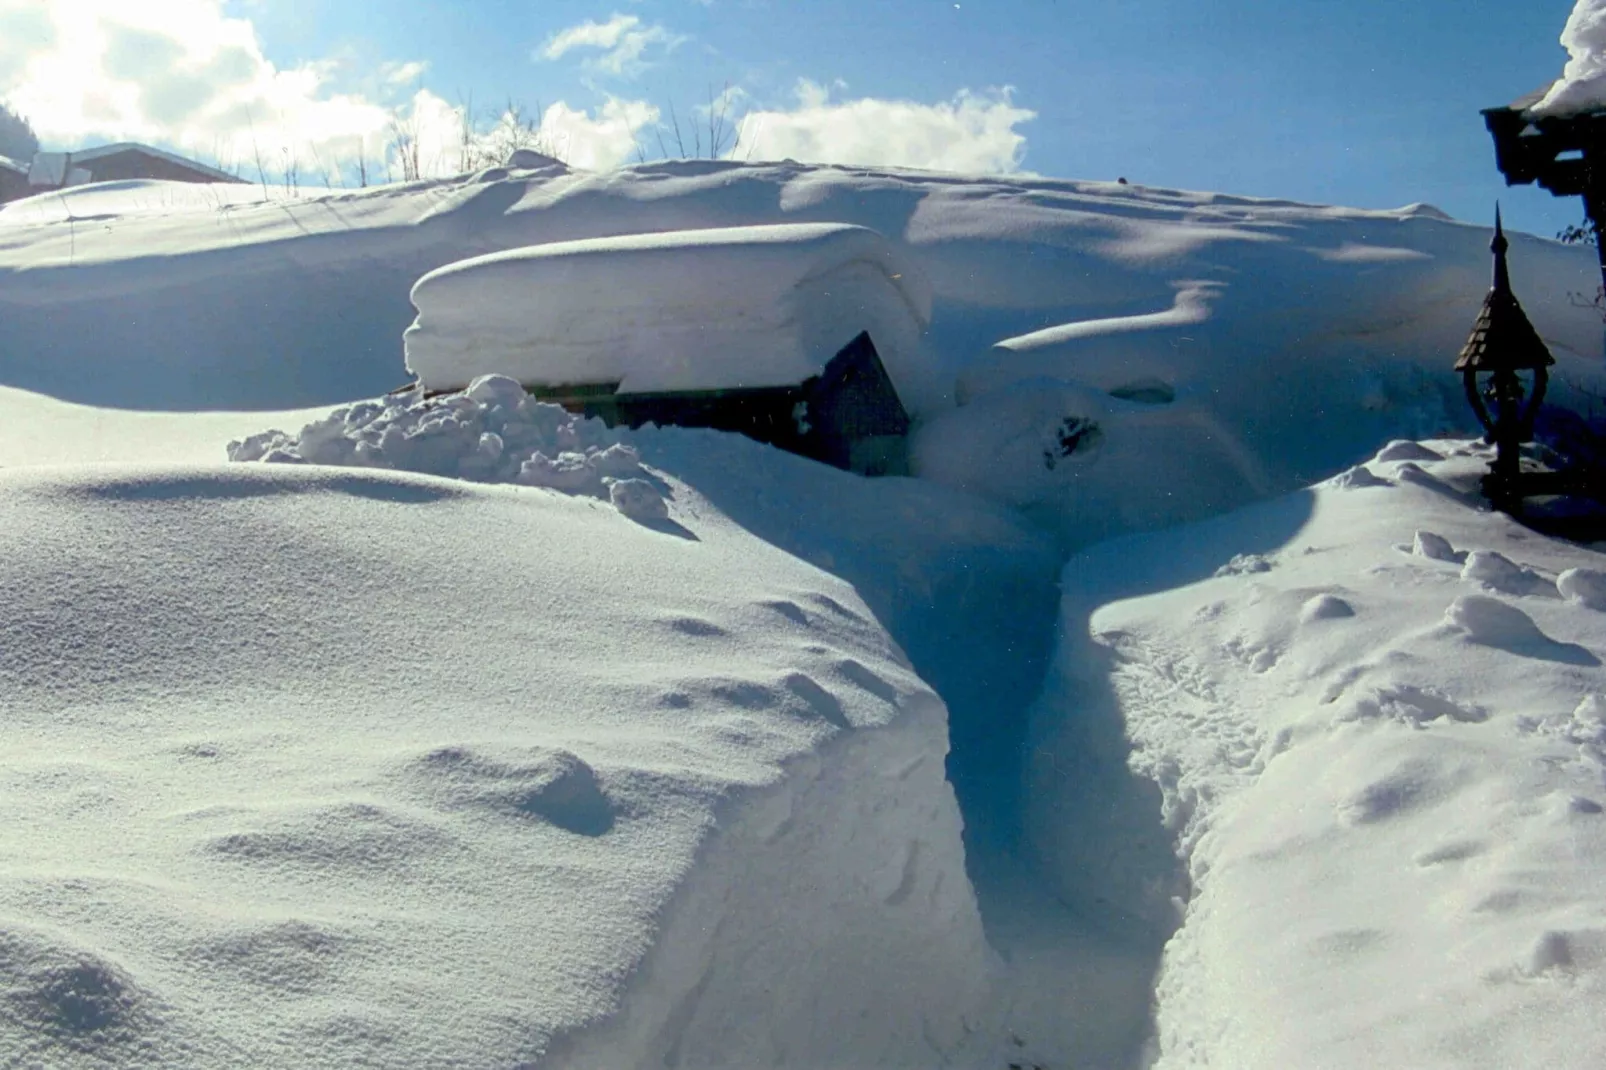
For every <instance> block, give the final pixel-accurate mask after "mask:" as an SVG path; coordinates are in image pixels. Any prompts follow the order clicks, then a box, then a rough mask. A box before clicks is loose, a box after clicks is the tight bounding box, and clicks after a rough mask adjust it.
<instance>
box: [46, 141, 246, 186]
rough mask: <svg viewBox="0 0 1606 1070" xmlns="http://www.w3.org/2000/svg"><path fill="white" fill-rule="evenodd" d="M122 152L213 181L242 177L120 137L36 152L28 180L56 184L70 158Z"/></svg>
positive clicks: (78, 160) (79, 161) (89, 159)
mask: <svg viewBox="0 0 1606 1070" xmlns="http://www.w3.org/2000/svg"><path fill="white" fill-rule="evenodd" d="M124 152H133V153H138V154H140V155H142V156H149V157H151V158H152V159H156V160H162V161H164V162H166V163H170V164H173V165H174V166H177V167H183V168H185V169H186V170H189V171H194V172H196V173H197V174H201V175H205V176H206V177H208V178H210V179H212V180H213V181H215V182H240V181H242V179H240V178H239V177H238V176H235V175H231V174H229V173H228V172H227V171H220V170H218V169H217V168H215V167H208V166H207V165H206V164H204V163H199V162H197V161H195V160H191V159H188V158H186V157H183V156H179V155H176V154H174V153H171V152H164V151H163V150H161V149H158V148H153V147H152V146H150V145H144V144H141V143H139V142H137V141H119V142H116V143H115V144H111V145H100V146H97V147H96V148H92V149H82V150H80V151H77V152H41V153H37V154H35V156H34V158H33V163H32V167H31V169H30V174H29V181H30V182H32V183H33V184H34V185H36V186H59V185H61V184H62V183H63V181H64V180H65V179H66V177H67V170H66V169H67V166H68V163H69V161H70V162H71V164H72V166H74V167H79V166H82V165H84V164H89V163H93V162H94V161H95V160H101V159H105V158H106V157H108V156H116V155H118V154H120V153H124ZM88 170H90V171H91V172H93V170H94V169H93V168H88Z"/></svg>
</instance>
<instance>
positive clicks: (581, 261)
mask: <svg viewBox="0 0 1606 1070" xmlns="http://www.w3.org/2000/svg"><path fill="white" fill-rule="evenodd" d="M412 300H413V304H414V306H415V307H416V308H417V309H418V317H417V319H416V320H415V321H414V323H413V325H412V326H411V327H410V328H408V330H407V333H406V335H405V344H406V352H407V367H408V370H409V371H411V372H412V373H413V375H414V376H415V377H416V379H417V383H418V386H419V387H420V388H422V389H424V390H425V391H428V392H439V391H448V390H460V389H462V388H464V387H466V386H467V385H468V384H469V383H471V382H472V381H473V380H474V379H475V378H477V377H478V376H481V375H487V374H501V375H507V376H510V377H512V378H514V379H516V380H518V381H519V382H520V383H521V384H522V385H523V386H524V387H525V389H526V390H528V391H530V392H531V393H532V394H534V395H536V396H537V397H540V398H542V399H543V400H549V401H553V402H555V403H558V404H561V405H563V406H564V407H565V408H568V409H569V410H570V411H573V412H582V413H584V414H586V415H588V416H596V417H599V418H601V419H603V420H605V421H606V422H607V423H608V424H609V425H610V426H615V425H624V426H629V427H639V426H641V425H643V424H647V423H656V424H660V425H677V426H683V427H711V428H716V429H719V430H725V431H737V432H740V433H742V434H746V435H748V436H750V437H752V438H756V439H758V440H759V441H762V442H768V443H771V444H773V445H775V446H778V447H780V448H782V449H786V450H790V451H792V452H794V453H800V454H802V455H804V456H808V457H813V458H814V459H816V460H820V461H823V462H825V463H827V464H832V465H835V466H837V467H839V468H845V469H848V470H850V471H855V472H860V473H864V474H868V475H876V474H895V473H900V472H903V471H904V470H905V468H906V459H905V458H906V450H905V443H906V436H907V433H908V430H909V416H908V412H907V410H906V408H905V405H904V398H905V397H906V396H907V391H908V390H909V389H910V388H911V387H913V386H915V385H916V384H917V383H918V381H919V372H920V369H921V367H922V365H923V362H922V359H921V357H920V346H921V338H922V336H923V335H924V333H925V331H926V328H927V326H928V324H929V323H930V320H931V289H930V286H929V285H928V284H927V282H926V281H925V278H924V277H923V276H922V275H921V274H920V273H919V272H918V270H917V269H916V268H915V267H914V266H913V265H912V264H910V263H909V262H908V261H907V260H906V258H905V257H904V256H903V255H902V254H901V253H900V252H899V250H897V249H896V248H895V247H894V246H893V245H892V244H891V243H890V242H888V241H887V240H886V239H885V238H883V237H882V236H881V235H879V234H877V233H876V232H875V231H872V230H868V229H866V228H864V227H858V226H851V225H847V224H835V223H809V224H792V225H782V226H757V227H729V228H721V229H716V230H692V231H672V232H668V233H659V234H635V235H627V236H623V237H617V238H593V239H587V240H583V241H570V242H557V243H553V244H548V245H537V246H531V247H528V248H522V249H513V250H509V251H507V252H502V253H495V254H492V255H489V256H481V257H475V258H473V259H470V260H463V261H460V262H458V263H455V264H448V265H447V266H445V267H442V268H440V269H438V270H436V271H432V272H430V273H429V274H428V275H425V276H424V277H423V278H422V279H420V280H419V281H418V283H417V284H416V285H415V286H414V287H413V291H412ZM900 391H903V392H902V393H901V392H900Z"/></svg>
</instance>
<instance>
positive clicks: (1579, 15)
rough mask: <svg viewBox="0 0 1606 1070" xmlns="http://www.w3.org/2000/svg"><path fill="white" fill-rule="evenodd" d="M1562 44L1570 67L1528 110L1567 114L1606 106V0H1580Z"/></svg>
mask: <svg viewBox="0 0 1606 1070" xmlns="http://www.w3.org/2000/svg"><path fill="white" fill-rule="evenodd" d="M1561 46H1562V47H1563V48H1565V49H1566V50H1567V56H1568V59H1567V66H1566V67H1564V68H1563V69H1562V73H1561V77H1560V78H1559V79H1557V80H1556V83H1555V84H1554V85H1552V86H1551V87H1550V91H1549V92H1547V93H1546V94H1545V95H1544V97H1543V98H1541V99H1540V101H1539V103H1537V104H1535V105H1534V106H1533V107H1531V108H1529V109H1528V110H1529V112H1530V113H1531V114H1533V115H1539V116H1564V115H1576V114H1578V113H1579V112H1586V111H1594V110H1596V109H1599V108H1606V2H1603V0H1577V2H1576V3H1574V4H1573V10H1572V13H1571V14H1570V15H1568V16H1567V25H1566V26H1564V27H1562V31H1561Z"/></svg>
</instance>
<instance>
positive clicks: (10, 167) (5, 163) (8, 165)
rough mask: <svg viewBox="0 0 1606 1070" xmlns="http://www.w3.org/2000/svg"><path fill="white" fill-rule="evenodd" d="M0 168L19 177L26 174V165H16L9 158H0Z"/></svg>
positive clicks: (14, 161) (15, 162)
mask: <svg viewBox="0 0 1606 1070" xmlns="http://www.w3.org/2000/svg"><path fill="white" fill-rule="evenodd" d="M0 168H4V169H5V170H7V171H15V172H16V173H17V174H19V175H25V174H27V173H28V165H27V164H23V163H18V162H17V161H16V160H13V159H12V158H11V157H9V156H0Z"/></svg>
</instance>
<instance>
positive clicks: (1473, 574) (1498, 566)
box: [1461, 550, 1544, 594]
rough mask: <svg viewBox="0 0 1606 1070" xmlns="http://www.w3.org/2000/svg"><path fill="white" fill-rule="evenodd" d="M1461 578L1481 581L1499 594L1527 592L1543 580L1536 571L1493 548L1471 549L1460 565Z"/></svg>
mask: <svg viewBox="0 0 1606 1070" xmlns="http://www.w3.org/2000/svg"><path fill="white" fill-rule="evenodd" d="M1461 578H1462V579H1464V580H1472V581H1473V582H1476V583H1481V584H1483V585H1484V586H1485V587H1487V588H1489V589H1490V590H1492V591H1499V592H1500V593H1501V594H1528V593H1530V592H1532V591H1533V589H1534V588H1535V587H1536V586H1538V585H1540V584H1542V583H1543V582H1544V580H1543V578H1542V577H1540V576H1539V575H1538V574H1537V573H1534V572H1532V571H1530V570H1528V569H1525V568H1523V567H1522V566H1521V565H1519V564H1517V563H1516V562H1515V561H1512V560H1511V559H1510V558H1509V557H1506V556H1505V555H1504V554H1502V553H1498V552H1496V551H1494V550H1473V551H1472V552H1471V553H1469V554H1468V555H1467V561H1466V564H1464V565H1462V566H1461Z"/></svg>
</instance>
